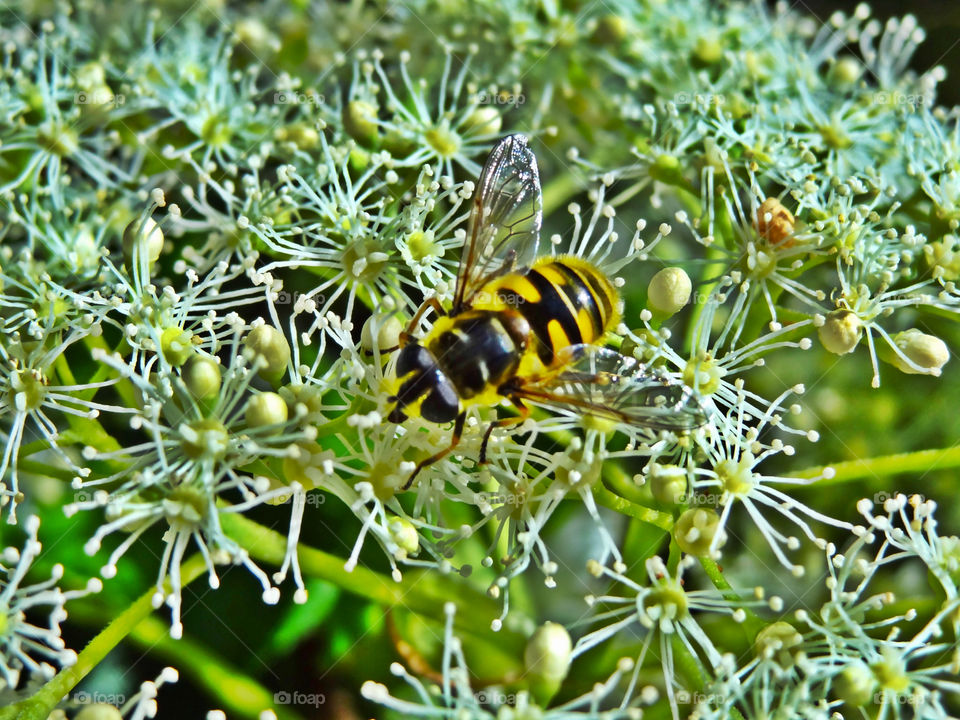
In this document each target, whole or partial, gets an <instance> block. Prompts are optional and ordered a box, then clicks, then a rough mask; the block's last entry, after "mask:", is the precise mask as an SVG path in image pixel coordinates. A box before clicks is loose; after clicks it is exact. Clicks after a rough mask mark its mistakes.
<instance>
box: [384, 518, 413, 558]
mask: <svg viewBox="0 0 960 720" xmlns="http://www.w3.org/2000/svg"><path fill="white" fill-rule="evenodd" d="M387 528H388V529H389V530H390V538H391V539H392V540H393V541H394V542H395V543H396V544H397V545H398V546H399V548H400V549H401V550H402V551H403V552H405V553H406V554H407V555H416V554H417V552H418V551H419V550H420V535H419V533H417V528H416V527H415V526H414V524H413V523H412V522H410V521H409V520H407V519H406V518H402V517H395V518H391V520H390V522H389V524H388V525H387Z"/></svg>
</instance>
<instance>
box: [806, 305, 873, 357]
mask: <svg viewBox="0 0 960 720" xmlns="http://www.w3.org/2000/svg"><path fill="white" fill-rule="evenodd" d="M817 334H818V335H819V336H820V343H821V344H822V345H823V346H824V347H825V348H826V349H827V350H829V351H830V352H832V353H834V354H835V355H846V354H847V353H848V352H853V350H854V348H856V347H857V343H859V342H860V335H862V334H863V323H861V321H860V318H859V317H858V316H857V314H856V313H855V312H853V311H852V310H834V311H833V312H832V313H830V314H829V315H827V319H826V320H825V321H824V323H823V325H821V326H820V327H819V328H817Z"/></svg>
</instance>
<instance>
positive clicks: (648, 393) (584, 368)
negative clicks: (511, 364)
mask: <svg viewBox="0 0 960 720" xmlns="http://www.w3.org/2000/svg"><path fill="white" fill-rule="evenodd" d="M561 353H564V354H566V355H567V357H566V358H562V356H561V357H558V360H561V359H562V360H564V362H565V365H566V367H563V368H562V369H561V370H559V371H558V372H556V373H554V374H552V375H550V376H546V377H543V378H538V379H534V380H531V381H528V382H526V383H524V385H523V387H522V388H521V389H520V390H519V391H518V392H517V393H516V394H517V395H518V396H519V397H521V398H526V399H528V400H530V401H532V402H535V403H538V404H542V405H547V406H552V407H558V408H565V409H570V408H579V409H580V410H582V411H583V413H584V414H592V415H597V416H599V417H603V418H608V419H611V420H614V421H617V422H622V423H626V424H630V425H638V426H640V427H646V428H652V429H654V430H673V431H677V432H679V431H684V430H692V429H694V428H697V427H699V426H700V425H703V424H704V422H706V417H705V415H704V413H703V409H702V408H701V407H700V403H699V402H698V401H697V398H696V396H695V395H694V393H693V391H692V390H691V389H690V388H689V387H687V386H686V385H684V384H683V383H680V382H677V381H676V380H673V379H670V378H668V377H666V376H665V375H662V374H660V373H657V372H654V371H650V370H648V369H647V368H645V367H644V366H643V365H641V364H640V363H638V362H637V361H636V360H634V359H633V358H630V357H627V356H625V355H621V354H620V353H618V352H617V351H615V350H611V349H609V348H602V347H598V346H596V345H573V346H571V347H568V348H564V350H563V351H561ZM558 364H559V362H558Z"/></svg>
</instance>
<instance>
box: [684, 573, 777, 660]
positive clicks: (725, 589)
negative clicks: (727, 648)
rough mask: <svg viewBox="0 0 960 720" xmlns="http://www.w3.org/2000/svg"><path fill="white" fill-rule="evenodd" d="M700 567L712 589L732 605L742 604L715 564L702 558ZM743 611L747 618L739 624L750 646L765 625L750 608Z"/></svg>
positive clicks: (741, 600)
mask: <svg viewBox="0 0 960 720" xmlns="http://www.w3.org/2000/svg"><path fill="white" fill-rule="evenodd" d="M700 566H701V567H702V568H703V570H704V572H706V573H707V577H709V578H710V581H711V582H712V583H713V585H714V587H716V588H717V590H719V591H720V592H722V593H723V597H724V598H725V599H726V600H729V601H730V602H733V603H742V602H743V599H742V598H741V597H740V596H739V595H738V594H737V593H736V591H735V590H734V589H733V587H731V585H730V583H728V582H727V579H726V578H725V577H724V576H723V571H722V570H721V569H720V566H719V565H717V563H716V562H714V561H713V560H711V559H710V558H705V557H702V558H700ZM741 607H742V606H741ZM743 611H744V612H745V613H746V614H747V618H746V620H744V621H743V622H742V623H741V625H742V626H743V631H744V634H745V635H746V636H747V640H749V641H750V644H751V645H752V644H753V641H754V640H756V638H757V633H758V632H760V630H762V629H763V628H764V627H765V626H766V625H767V623H765V622H764V621H763V620H762V619H760V618H759V617H757V614H756V613H755V612H753V610H751V609H750V608H747V607H744V608H743Z"/></svg>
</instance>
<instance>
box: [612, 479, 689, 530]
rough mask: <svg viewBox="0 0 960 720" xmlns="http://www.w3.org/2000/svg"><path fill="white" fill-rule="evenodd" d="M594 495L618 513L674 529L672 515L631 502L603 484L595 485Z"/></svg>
mask: <svg viewBox="0 0 960 720" xmlns="http://www.w3.org/2000/svg"><path fill="white" fill-rule="evenodd" d="M593 497H594V498H596V500H597V502H598V503H600V504H601V505H603V506H604V507H607V508H610V509H611V510H615V511H616V512H618V513H623V514H624V515H628V516H630V517H633V518H636V519H637V520H642V521H643V522H645V523H650V524H651V525H656V526H657V527H658V528H660V529H662V530H666V531H667V532H670V531H671V530H672V529H673V516H672V515H668V514H667V513H665V512H660V511H659V510H654V509H653V508H648V507H645V506H643V505H639V504H637V503H635V502H631V501H629V500H627V499H626V498H622V497H620V496H619V495H616V494H615V493H612V492H610V491H609V490H607V488H605V487H603V486H602V485H599V484H598V485H594V486H593Z"/></svg>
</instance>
